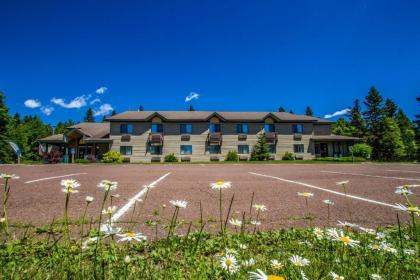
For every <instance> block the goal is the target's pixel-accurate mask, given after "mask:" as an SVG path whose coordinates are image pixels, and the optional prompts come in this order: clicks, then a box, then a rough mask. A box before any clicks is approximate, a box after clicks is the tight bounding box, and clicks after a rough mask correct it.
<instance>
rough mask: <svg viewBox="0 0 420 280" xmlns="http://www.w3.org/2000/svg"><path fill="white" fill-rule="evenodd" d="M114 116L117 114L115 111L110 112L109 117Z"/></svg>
mask: <svg viewBox="0 0 420 280" xmlns="http://www.w3.org/2000/svg"><path fill="white" fill-rule="evenodd" d="M141 111H143V110H141ZM116 114H117V111H115V110H112V112H111V117H112V116H115V115H116Z"/></svg>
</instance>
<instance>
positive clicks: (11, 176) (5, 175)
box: [0, 173, 20, 180]
mask: <svg viewBox="0 0 420 280" xmlns="http://www.w3.org/2000/svg"><path fill="white" fill-rule="evenodd" d="M19 178H20V177H19V176H16V174H5V173H1V174H0V179H5V180H9V179H12V180H16V179H19Z"/></svg>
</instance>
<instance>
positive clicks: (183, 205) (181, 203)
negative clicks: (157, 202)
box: [169, 200, 188, 208]
mask: <svg viewBox="0 0 420 280" xmlns="http://www.w3.org/2000/svg"><path fill="white" fill-rule="evenodd" d="M169 202H170V203H171V204H172V205H173V206H175V207H176V208H187V203H188V202H186V201H185V200H171V201H169Z"/></svg>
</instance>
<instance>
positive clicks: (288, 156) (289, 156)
mask: <svg viewBox="0 0 420 280" xmlns="http://www.w3.org/2000/svg"><path fill="white" fill-rule="evenodd" d="M281 159H282V160H294V159H295V158H294V156H293V153H292V152H285V153H284V155H283V157H282V158H281Z"/></svg>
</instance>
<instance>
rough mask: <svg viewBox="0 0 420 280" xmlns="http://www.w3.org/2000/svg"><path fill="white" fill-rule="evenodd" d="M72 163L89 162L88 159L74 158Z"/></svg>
mask: <svg viewBox="0 0 420 280" xmlns="http://www.w3.org/2000/svg"><path fill="white" fill-rule="evenodd" d="M74 163H90V161H89V160H88V159H83V158H78V159H75V160H74Z"/></svg>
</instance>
